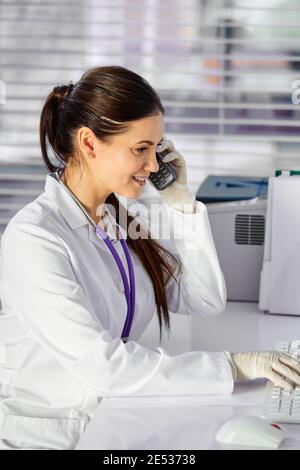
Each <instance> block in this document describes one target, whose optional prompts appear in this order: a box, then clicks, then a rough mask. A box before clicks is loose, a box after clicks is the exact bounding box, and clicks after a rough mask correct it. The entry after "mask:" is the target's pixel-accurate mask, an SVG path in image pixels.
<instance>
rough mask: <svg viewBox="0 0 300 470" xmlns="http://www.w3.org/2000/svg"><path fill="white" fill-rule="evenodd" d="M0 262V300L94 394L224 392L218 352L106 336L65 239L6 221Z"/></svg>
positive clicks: (223, 363) (225, 366) (226, 371)
mask: <svg viewBox="0 0 300 470" xmlns="http://www.w3.org/2000/svg"><path fill="white" fill-rule="evenodd" d="M0 260H1V263H0V295H1V296H2V295H3V296H9V297H10V299H11V302H12V305H13V308H14V309H15V310H16V313H17V315H18V316H19V317H20V319H21V320H22V321H23V323H24V324H25V325H26V327H27V328H28V330H29V332H30V333H31V334H32V336H33V337H34V338H35V339H36V341H37V342H38V343H39V344H41V345H42V346H43V347H44V348H46V349H47V350H48V351H49V352H50V353H51V355H53V356H54V357H55V358H56V360H57V361H58V362H59V363H60V364H61V365H62V366H63V367H65V369H66V370H68V371H69V372H70V373H71V374H72V375H73V376H75V377H76V378H77V379H78V380H80V381H81V382H82V383H84V384H85V386H86V387H87V389H89V390H91V391H94V392H95V393H97V394H98V395H99V396H101V397H105V396H125V395H126V396H128V395H135V396H148V395H203V394H213V395H219V394H230V393H231V392H232V389H233V383H234V381H233V376H232V372H231V367H230V365H229V362H228V360H227V358H226V355H225V353H224V352H211V353H208V352H201V351H196V352H187V353H183V354H180V355H177V356H176V355H175V356H171V355H168V354H167V353H166V352H165V351H164V350H163V349H162V348H160V347H158V348H156V349H148V348H146V347H143V346H141V345H140V344H138V343H137V342H135V341H128V342H127V343H126V344H124V343H123V342H122V340H121V339H120V338H113V337H112V336H111V335H110V333H109V331H107V330H105V329H104V328H103V326H102V325H101V323H100V321H99V320H98V319H96V317H95V315H94V314H93V313H92V307H91V305H90V302H89V299H88V298H87V296H86V295H85V292H84V291H83V289H82V287H81V286H80V284H79V283H78V282H77V279H76V275H75V273H74V270H73V268H72V264H71V261H70V257H69V253H68V249H67V247H66V245H65V242H64V241H63V240H62V239H60V238H59V237H58V236H57V235H55V234H52V233H50V232H49V231H48V229H44V228H42V227H40V226H38V225H35V224H32V223H19V224H17V223H14V224H13V225H12V226H11V228H10V229H7V230H6V232H5V234H4V235H3V237H2V242H1V257H0ZM111 314H112V315H114V314H117V313H116V312H111ZM58 386H59V384H58Z"/></svg>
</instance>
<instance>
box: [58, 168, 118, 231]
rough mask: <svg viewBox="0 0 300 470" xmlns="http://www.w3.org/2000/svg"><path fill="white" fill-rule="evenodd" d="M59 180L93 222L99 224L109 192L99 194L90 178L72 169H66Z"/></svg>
mask: <svg viewBox="0 0 300 470" xmlns="http://www.w3.org/2000/svg"><path fill="white" fill-rule="evenodd" d="M61 180H62V182H63V183H64V184H65V185H66V186H67V187H68V188H69V189H70V190H71V191H72V193H73V194H75V196H76V197H77V199H79V201H80V202H81V204H82V205H83V206H84V208H85V210H86V211H87V213H88V214H89V215H90V217H91V218H92V219H93V221H94V222H95V223H96V224H98V223H99V222H101V220H102V218H103V213H104V204H105V201H106V199H107V197H108V196H109V194H110V192H107V191H103V192H101V193H99V188H95V185H94V182H93V180H92V177H91V176H90V175H88V174H87V172H82V173H80V174H79V172H78V169H77V168H74V167H73V168H72V169H70V168H67V167H66V168H65V170H64V172H63V174H62V175H61Z"/></svg>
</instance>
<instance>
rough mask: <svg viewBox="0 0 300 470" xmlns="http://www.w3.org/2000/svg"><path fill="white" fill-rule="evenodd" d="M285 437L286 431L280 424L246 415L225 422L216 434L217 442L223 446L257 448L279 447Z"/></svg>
mask: <svg viewBox="0 0 300 470" xmlns="http://www.w3.org/2000/svg"><path fill="white" fill-rule="evenodd" d="M283 438H284V431H283V429H282V428H281V427H280V426H278V424H272V423H268V422H267V421H264V420H262V419H260V418H254V417H244V416H242V417H239V418H235V419H232V420H231V421H228V422H227V423H225V424H224V425H223V426H222V427H221V428H220V429H219V431H218V433H217V435H216V440H217V442H218V443H219V444H221V445H223V446H224V445H225V446H226V447H227V446H234V447H236V446H239V447H255V448H257V449H259V448H263V449H278V447H279V446H280V444H281V442H282V440H283Z"/></svg>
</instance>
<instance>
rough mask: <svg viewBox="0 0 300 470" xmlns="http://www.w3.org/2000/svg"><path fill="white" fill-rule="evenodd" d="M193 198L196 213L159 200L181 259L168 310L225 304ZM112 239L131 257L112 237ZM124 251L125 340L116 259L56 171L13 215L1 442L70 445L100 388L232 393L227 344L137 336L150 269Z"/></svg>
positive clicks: (1, 368)
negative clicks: (174, 343) (128, 289)
mask: <svg viewBox="0 0 300 470" xmlns="http://www.w3.org/2000/svg"><path fill="white" fill-rule="evenodd" d="M134 202H135V203H136V201H134ZM195 204H196V211H197V212H196V213H194V214H186V213H183V212H179V211H178V210H176V209H173V208H171V207H169V206H167V205H166V204H163V205H162V207H163V208H164V210H165V219H164V220H165V222H167V223H169V224H170V226H171V227H172V239H171V240H161V241H160V243H161V244H162V245H163V246H165V247H166V248H168V249H169V250H170V251H171V252H172V253H174V254H175V255H176V256H177V257H179V258H180V259H181V261H182V271H181V272H180V273H178V272H177V278H178V279H180V289H178V286H177V284H176V283H175V281H174V280H173V279H172V278H171V280H170V281H169V283H168V285H167V297H168V302H169V310H170V311H171V312H174V313H178V314H193V315H199V316H201V315H207V314H216V313H218V312H221V311H222V310H223V309H224V305H225V301H226V289H225V283H224V278H223V275H222V272H221V270H220V266H219V262H218V258H217V255H216V251H215V247H214V243H213V240H212V236H211V231H210V227H209V222H208V217H207V211H206V208H205V206H204V205H203V204H201V203H199V202H195ZM129 210H130V206H129ZM132 213H134V212H132ZM107 217H109V220H110V223H111V227H110V231H109V232H108V233H109V234H112V233H113V232H111V230H112V229H113V224H114V222H115V220H114V219H113V218H112V216H111V215H110V216H107ZM141 220H142V218H141ZM172 221H173V222H172ZM172 223H173V225H172ZM183 226H184V227H185V237H184V238H181V239H178V237H177V234H178V233H179V232H180V229H181V228H182V227H183ZM124 233H125V231H123V234H124ZM111 236H112V235H111ZM112 237H113V236H112ZM114 246H115V248H116V249H117V251H118V253H119V255H120V257H121V259H122V261H123V263H124V266H125V267H126V268H127V264H126V258H125V256H124V252H123V250H122V247H121V246H120V242H119V241H118V240H116V239H115V240H114ZM132 257H133V263H134V268H135V277H136V307H135V315H134V320H133V325H132V330H131V334H130V338H129V341H128V342H127V343H126V344H124V343H123V342H122V340H121V339H120V337H121V332H122V329H123V325H124V322H125V319H126V314H127V304H126V298H125V294H124V288H123V283H122V280H121V276H120V272H119V270H118V267H117V265H116V263H115V261H114V259H113V257H112V255H111V253H110V252H109V250H108V248H107V247H106V245H105V244H104V243H103V241H102V240H99V238H98V237H97V236H96V234H95V232H94V230H93V228H92V227H91V225H90V224H89V223H88V222H87V219H86V217H85V215H84V214H83V213H82V211H81V210H80V208H79V207H78V206H77V205H76V203H75V202H74V201H73V200H72V198H71V197H70V195H69V194H68V193H67V192H66V191H65V189H64V188H63V187H62V186H61V185H60V184H59V182H57V181H56V179H55V178H54V174H53V173H50V174H48V175H47V179H46V185H45V192H44V193H43V194H41V195H40V196H39V197H38V198H36V199H35V200H34V201H33V202H32V203H30V204H28V205H27V206H25V207H24V208H23V209H21V210H20V211H19V212H18V213H17V214H16V215H15V216H14V217H13V219H12V220H11V221H10V222H9V224H8V226H7V228H6V230H5V232H4V234H3V237H2V240H1V254H0V298H1V301H2V310H3V311H2V315H0V448H3V449H5V448H8V449H9V448H12V447H16V448H23V449H25V448H31V449H37V448H47V449H72V448H74V447H75V445H76V443H77V441H78V439H79V437H80V434H81V433H82V432H83V431H84V429H85V426H86V424H87V423H88V422H89V421H90V419H91V417H92V416H93V413H94V412H95V409H96V407H97V406H98V405H99V403H100V401H101V399H102V397H112V396H124V395H132V396H147V395H148V396H149V395H164V396H165V395H200V394H230V393H231V392H232V390H233V377H232V371H231V367H230V364H229V363H228V360H227V359H226V356H225V354H224V352H216V353H213V352H210V353H208V352H200V351H199V352H198V351H197V352H186V353H184V354H180V355H175V356H170V355H168V354H167V353H166V351H164V350H163V349H162V348H161V347H157V348H155V347H153V349H148V348H146V347H143V346H141V345H140V344H139V342H138V341H139V338H140V337H141V335H142V333H143V332H144V330H145V329H146V327H147V325H148V324H149V323H150V321H151V318H152V317H153V315H154V314H155V315H156V313H155V310H156V307H155V298H154V291H153V287H152V284H151V280H150V278H149V276H148V275H147V273H146V272H145V270H144V268H143V267H142V264H141V263H140V261H139V259H138V258H137V256H136V255H135V254H134V253H132Z"/></svg>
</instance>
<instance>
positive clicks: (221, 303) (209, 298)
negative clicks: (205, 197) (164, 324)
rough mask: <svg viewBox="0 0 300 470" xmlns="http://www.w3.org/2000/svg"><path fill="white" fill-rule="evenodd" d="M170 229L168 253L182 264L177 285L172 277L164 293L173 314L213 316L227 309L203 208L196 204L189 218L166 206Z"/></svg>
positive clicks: (211, 238)
mask: <svg viewBox="0 0 300 470" xmlns="http://www.w3.org/2000/svg"><path fill="white" fill-rule="evenodd" d="M165 207H166V211H167V216H168V223H169V227H170V235H171V237H170V242H171V243H170V244H169V248H170V251H171V252H172V253H173V255H174V256H175V257H177V259H179V260H180V261H181V270H180V271H177V273H176V278H177V280H178V283H177V282H175V280H174V279H173V278H172V277H171V278H170V282H169V283H168V285H167V287H166V290H167V296H168V302H169V309H170V310H171V311H172V312H173V313H179V314H185V313H187V314H191V315H197V316H200V315H201V316H205V315H216V314H219V313H221V312H222V311H223V310H224V308H225V305H226V285H225V280H224V276H223V273H222V270H221V268H220V264H219V260H218V256H217V253H216V249H215V244H214V241H213V237H212V233H211V228H210V224H209V220H208V214H207V209H206V206H205V205H204V204H202V203H201V202H199V201H195V213H194V214H189V213H184V212H181V211H179V210H177V209H173V208H171V207H170V206H168V205H165Z"/></svg>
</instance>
